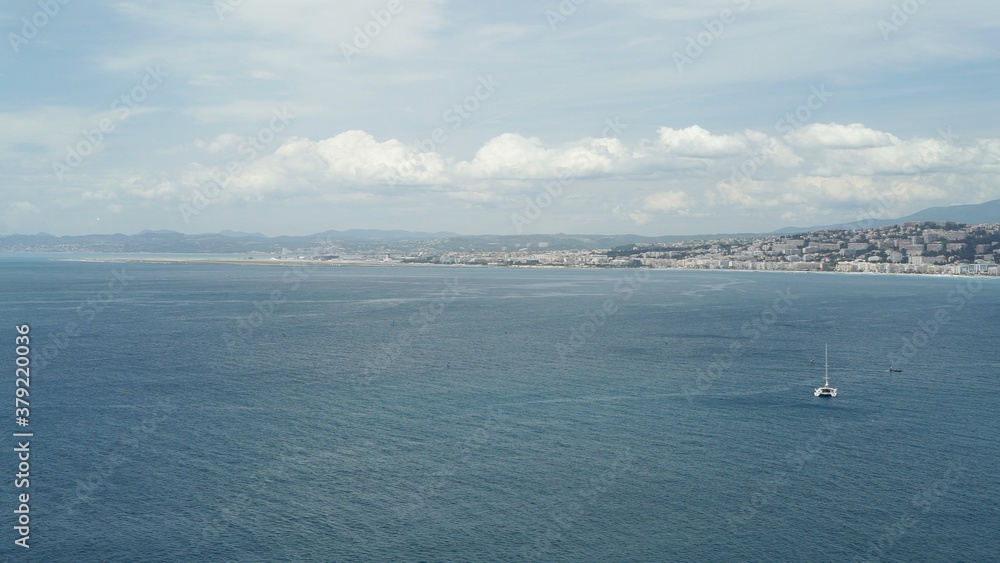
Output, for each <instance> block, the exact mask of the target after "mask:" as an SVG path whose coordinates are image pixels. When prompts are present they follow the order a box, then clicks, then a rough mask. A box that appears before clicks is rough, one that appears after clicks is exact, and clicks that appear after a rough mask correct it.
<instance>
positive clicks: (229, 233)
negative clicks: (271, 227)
mask: <svg viewBox="0 0 1000 563" xmlns="http://www.w3.org/2000/svg"><path fill="white" fill-rule="evenodd" d="M219 234H220V235H222V236H224V237H233V238H248V237H249V238H267V235H265V234H262V233H244V232H242V231H230V230H228V229H227V230H225V231H222V232H220V233H219Z"/></svg>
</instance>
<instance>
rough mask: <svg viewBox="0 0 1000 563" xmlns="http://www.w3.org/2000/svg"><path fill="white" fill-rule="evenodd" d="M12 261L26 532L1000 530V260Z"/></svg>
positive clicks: (543, 554) (257, 540)
mask: <svg viewBox="0 0 1000 563" xmlns="http://www.w3.org/2000/svg"><path fill="white" fill-rule="evenodd" d="M0 287H2V288H3V291H2V292H0V321H2V322H0V331H3V332H5V333H6V336H3V337H2V338H0V343H6V344H0V360H2V362H3V364H4V365H6V366H8V367H9V375H10V381H9V384H8V385H7V387H6V389H7V392H8V393H10V395H9V399H8V401H9V403H8V404H9V405H11V412H10V413H9V416H8V418H7V422H6V424H7V428H8V429H9V432H11V433H13V432H15V431H23V430H24V429H23V428H18V427H17V426H15V424H14V413H13V402H14V397H13V395H14V386H13V379H14V367H13V366H14V356H15V345H14V337H15V336H16V332H15V329H14V327H15V325H19V324H22V323H27V324H29V325H30V327H31V332H30V334H31V338H32V340H31V347H32V352H31V354H32V355H31V357H32V362H33V363H32V367H33V370H32V372H31V373H32V375H33V378H32V381H31V396H30V400H31V421H30V430H31V431H32V432H33V433H34V437H33V438H32V442H31V459H30V462H31V484H30V493H31V503H30V510H31V513H30V514H31V533H30V545H31V548H30V549H23V548H20V547H17V546H15V545H14V539H15V537H16V532H15V531H14V529H13V526H15V525H16V524H15V522H16V515H15V514H14V512H13V511H14V509H15V508H16V506H17V503H16V502H15V501H16V495H17V493H18V492H20V491H18V490H16V489H15V487H14V485H13V481H14V474H15V473H16V472H17V459H16V454H14V453H13V451H12V450H13V448H14V447H16V445H17V444H16V443H15V439H14V438H13V437H9V438H7V443H8V445H9V447H8V448H6V451H7V452H8V453H7V454H4V455H3V456H0V457H2V460H0V463H2V464H3V468H4V469H3V470H4V471H5V472H6V473H7V475H8V477H7V478H6V480H5V482H6V483H7V485H5V486H3V487H0V508H2V513H3V514H5V515H6V516H3V517H2V518H5V519H6V524H4V526H3V529H5V530H6V532H5V533H4V535H3V537H4V540H3V541H4V542H5V544H6V545H5V546H4V547H3V551H2V553H3V554H4V556H5V557H6V558H7V559H9V560H11V561H35V560H37V561H101V560H107V561H734V560H738V561H857V560H866V561H867V560H884V561H996V560H998V558H1000V555H998V551H1000V548H997V547H996V545H995V544H994V543H993V542H992V541H991V540H992V536H993V534H994V532H995V531H996V530H997V529H998V528H1000V509H998V508H997V503H996V499H997V498H1000V473H998V472H997V470H996V467H997V465H998V462H1000V440H998V439H997V436H998V435H1000V428H998V426H1000V423H998V417H997V416H996V413H997V411H998V406H1000V396H998V394H997V393H996V392H995V388H996V385H997V383H998V374H1000V356H998V352H997V346H996V343H997V341H998V337H1000V323H998V321H997V319H1000V291H997V290H998V282H997V280H988V279H982V280H979V279H967V278H945V277H919V276H884V275H881V276H880V275H874V276H865V275H839V274H793V273H760V272H746V273H739V272H722V271H646V270H642V271H639V270H556V269H551V270H549V269H531V270H528V269H509V268H444V267H392V268H387V267H297V268H292V267H279V266H275V267H265V266H242V265H218V264H140V263H126V264H120V263H119V264H116V263H90V262H65V261H54V260H50V259H48V258H47V257H31V256H28V257H25V256H17V257H4V258H0ZM904 339H905V340H904ZM826 344H828V345H829V350H830V355H829V363H830V369H829V373H830V383H831V385H833V386H834V387H837V388H838V390H839V396H838V397H837V398H835V399H821V398H816V397H814V396H813V394H812V392H813V388H814V387H817V386H819V385H820V384H822V381H823V350H824V345H826ZM890 364H894V365H895V367H899V368H902V369H903V371H902V372H901V373H889V372H887V371H886V370H887V368H888V367H889V366H890Z"/></svg>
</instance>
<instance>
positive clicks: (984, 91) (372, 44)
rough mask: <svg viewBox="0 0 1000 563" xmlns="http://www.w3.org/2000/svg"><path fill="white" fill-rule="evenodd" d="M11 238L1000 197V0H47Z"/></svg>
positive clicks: (669, 217)
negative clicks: (820, 0)
mask: <svg viewBox="0 0 1000 563" xmlns="http://www.w3.org/2000/svg"><path fill="white" fill-rule="evenodd" d="M0 30H2V31H3V34H4V43H5V44H4V45H2V46H0V50H2V51H3V54H2V55H0V76H2V79H3V87H2V90H0V178H2V179H0V234H12V233H21V234H33V233H38V232H47V233H51V234H56V235H79V234H89V233H116V232H120V233H126V234H132V233H137V232H140V231H142V230H147V229H150V230H160V229H171V230H175V231H180V232H184V233H192V234H194V233H210V232H219V231H223V230H233V231H245V232H259V233H263V234H266V235H269V236H274V235H280V234H289V235H308V234H313V233H318V232H322V231H326V230H331V229H335V230H345V229H353V228H367V229H406V230H411V231H432V232H436V231H448V232H456V233H461V234H531V233H577V234H625V233H633V234H639V235H648V236H656V235H671V234H698V233H746V232H767V231H772V230H775V229H779V228H782V227H788V226H800V227H808V226H815V225H826V224H835V223H840V222H847V221H855V220H859V219H866V218H871V217H878V218H891V217H900V216H904V215H907V214H909V213H913V212H915V211H919V210H921V209H924V208H927V207H932V206H938V205H955V204H969V203H980V202H984V201H988V200H992V199H997V198H1000V182H998V180H1000V64H998V63H1000V33H998V32H1000V4H998V3H996V2H994V1H991V0H957V1H952V2H943V1H940V0H905V1H900V0H887V1H882V0H842V1H840V2H813V1H809V2H803V1H802V0H675V1H670V2H664V1H661V0H561V1H556V0H540V1H523V0H509V1H506V2H471V1H466V2H449V1H445V0H373V1H367V0H350V1H347V0H344V1H320V0H283V1H281V2H278V1H265V0H215V1H214V2H213V1H205V0H202V1H192V2H168V1H159V2H153V1H149V2H147V1H116V2H101V1H94V2H83V1H81V0H32V1H27V0H25V1H11V2H5V3H4V5H3V7H2V8H0Z"/></svg>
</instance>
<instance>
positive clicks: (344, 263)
mask: <svg viewBox="0 0 1000 563" xmlns="http://www.w3.org/2000/svg"><path fill="white" fill-rule="evenodd" d="M48 259H49V260H54V261H60V262H96V263H137V264H177V265H180V264H187V265H191V264H214V265H238V266H286V267H290V266H310V267H312V266H326V267H350V266H354V267H358V266H361V267H382V268H385V267H421V266H423V267H435V268H477V269H478V268H512V269H538V270H636V269H645V270H664V271H667V270H669V271H679V272H688V271H690V272H720V273H734V272H746V273H760V272H764V273H767V272H777V273H788V274H837V275H857V276H907V277H933V278H979V279H1000V278H998V276H991V275H982V274H955V273H921V272H842V271H835V270H791V269H787V270H786V269H760V270H757V269H743V268H678V267H669V266H641V267H622V266H610V267H609V266H580V265H552V264H537V265H534V264H532V265H527V264H439V263H431V262H419V263H415V262H398V261H374V260H363V259H356V260H350V259H340V260H305V259H303V260H299V259H288V260H280V259H270V258H266V259H257V258H252V259H248V258H236V257H233V258H220V257H218V256H213V257H210V258H204V259H199V258H197V257H192V256H184V257H171V256H163V255H161V256H149V257H137V256H128V257H113V256H102V257H93V258H88V257H72V258H68V257H67V258H58V257H48Z"/></svg>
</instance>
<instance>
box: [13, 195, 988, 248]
mask: <svg viewBox="0 0 1000 563" xmlns="http://www.w3.org/2000/svg"><path fill="white" fill-rule="evenodd" d="M910 221H951V222H954V223H965V224H970V225H976V224H982V223H1000V199H997V200H993V201H987V202H985V203H980V204H976V205H952V206H948V207H933V208H930V209H924V210H923V211H919V212H917V213H914V214H912V215H907V216H906V217H900V218H898V219H879V220H870V221H855V222H853V223H841V224H838V225H823V226H816V227H807V228H803V227H786V228H784V229H780V230H777V231H774V232H772V233H731V234H713V235H670V236H660V237H648V236H639V235H631V234H626V235H586V234H582V235H581V234H564V233H558V234H534V235H459V234H456V233H451V232H412V231H403V230H377V229H348V230H346V231H333V230H331V231H324V232H322V233H316V234H314V235H309V236H276V237H268V236H266V235H263V234H261V233H246V232H239V231H222V232H221V233H208V234H198V235H186V234H184V233H179V232H177V231H170V230H158V231H153V230H146V231H142V232H140V233H137V234H134V235H125V234H122V233H114V234H98V235H81V236H54V235H50V234H48V233H39V234H36V235H17V234H14V235H0V252H5V251H6V252H110V253H113V252H153V253H213V254H214V253H219V254H226V253H230V254H247V253H282V252H283V251H284V250H286V249H292V251H294V252H296V253H297V254H298V253H303V252H310V251H312V250H318V251H319V252H323V253H327V254H376V255H385V254H391V255H395V256H400V255H403V256H406V255H426V254H428V253H436V252H454V251H459V252H490V251H493V252H501V251H504V250H507V251H515V250H518V249H525V248H527V249H547V250H593V249H599V248H620V247H626V246H629V245H634V244H642V245H656V244H658V243H673V242H683V241H689V240H719V239H748V238H756V237H762V236H767V235H788V234H797V233H805V232H810V231H818V230H828V229H865V228H873V227H881V226H886V225H896V224H900V223H906V222H910ZM318 247H319V248H318Z"/></svg>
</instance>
